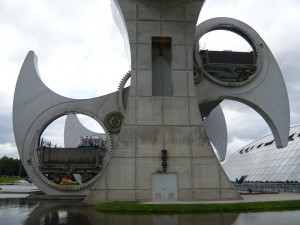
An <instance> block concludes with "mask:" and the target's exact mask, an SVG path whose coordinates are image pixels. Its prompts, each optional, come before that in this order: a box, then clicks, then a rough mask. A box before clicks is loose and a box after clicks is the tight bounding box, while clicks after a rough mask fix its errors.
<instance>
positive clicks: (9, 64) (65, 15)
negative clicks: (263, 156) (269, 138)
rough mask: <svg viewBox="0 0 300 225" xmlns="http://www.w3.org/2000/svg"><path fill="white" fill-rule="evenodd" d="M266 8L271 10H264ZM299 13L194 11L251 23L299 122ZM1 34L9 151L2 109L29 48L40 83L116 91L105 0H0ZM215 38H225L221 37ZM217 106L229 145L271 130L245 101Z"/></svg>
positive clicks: (80, 93) (115, 55) (118, 49)
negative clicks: (274, 64)
mask: <svg viewBox="0 0 300 225" xmlns="http://www.w3.org/2000/svg"><path fill="white" fill-rule="evenodd" d="M270 7H271V8H272V10H268V9H270ZM299 14H300V2H299V1H297V0H287V1H285V2H284V3H283V2H282V1H279V0H275V1H274V0H263V1H258V0H253V1H243V0H232V1H223V0H215V1H211V0H210V1H206V2H205V4H204V7H203V9H202V11H201V14H200V18H199V21H203V20H205V19H208V18H212V17H221V16H229V17H232V18H236V19H239V20H242V21H244V22H245V23H248V24H249V25H250V26H252V27H253V28H254V29H255V30H257V32H258V33H259V34H260V35H261V36H262V37H263V38H264V40H265V41H266V43H267V44H268V46H269V47H270V49H271V51H272V52H273V53H274V55H275V57H276V59H277V60H278V62H279V66H280V67H281V68H282V71H283V75H284V79H285V80H286V83H287V89H288V92H289V96H290V105H291V119H292V120H291V123H292V124H298V123H299V122H300V116H299V112H300V104H298V93H299V87H300V80H299V79H297V76H298V74H299V73H300V67H299V66H296V65H297V64H298V61H299V57H300V56H299V55H298V52H300V49H299V48H300V46H299V41H298V37H299V36H300V23H299V22H298V21H299V19H298V17H299ZM0 33H1V34H2V35H1V37H0V49H1V52H0V76H1V78H2V80H1V88H0V110H1V111H0V117H1V118H0V121H1V126H2V124H5V125H6V126H5V127H7V129H6V128H5V129H6V130H5V129H4V128H3V129H2V130H1V133H3V132H5V131H6V132H7V133H9V134H7V137H6V138H5V139H3V138H2V137H0V145H1V146H2V147H3V146H5V147H6V149H9V151H11V154H17V151H16V148H15V145H14V143H13V140H12V144H8V143H7V140H8V139H10V140H11V139H12V138H11V136H12V129H11V127H12V125H11V123H12V119H11V117H10V118H9V117H8V116H7V115H9V114H11V111H12V102H13V93H14V87H15V84H16V80H17V77H18V73H19V70H20V68H21V66H22V63H23V60H24V58H25V56H26V54H27V52H28V51H29V50H34V51H35V52H36V54H37V56H38V58H39V71H40V75H41V78H42V79H43V81H44V82H45V84H46V85H47V86H48V87H49V88H50V89H52V90H53V91H55V92H57V93H59V94H61V95H64V96H67V97H73V98H90V97H96V96H99V95H103V94H106V93H109V92H113V91H116V90H117V87H118V83H119V81H120V80H121V78H122V76H123V75H124V74H125V73H126V72H127V70H128V69H129V65H128V62H127V58H126V54H125V49H124V46H123V40H122V39H121V36H120V34H119V31H118V29H117V27H116V26H115V24H114V22H113V20H112V16H111V11H110V1H109V0H106V1H102V0H93V1H80V0H64V1H61V0H51V1H39V0H26V1H23V0H14V1H11V0H1V2H0ZM229 40H230V39H229ZM215 42H216V43H224V42H223V39H220V38H217V39H216V40H215ZM229 42H230V41H229ZM235 43H236V42H235ZM222 46H223V45H222ZM230 48H231V47H230ZM298 80H299V81H298ZM222 106H223V109H224V112H225V116H226V120H227V125H228V133H229V146H228V151H229V152H231V151H233V150H237V149H239V148H240V147H242V146H241V145H245V144H248V142H249V141H251V140H255V139H257V138H260V137H261V136H263V135H265V134H267V133H270V130H269V128H268V127H267V125H266V123H265V122H264V120H263V119H262V118H261V117H260V116H259V115H258V114H257V113H256V112H255V111H253V110H251V109H250V108H248V107H246V106H243V105H241V104H233V103H230V102H227V101H226V102H225V103H222ZM8 124H9V126H8ZM51 135H54V136H55V133H52V134H51ZM8 137H9V138H8ZM2 147H1V150H2ZM5 151H7V150H4V149H3V152H5ZM13 152H14V153H13ZM0 154H2V153H1V152H0Z"/></svg>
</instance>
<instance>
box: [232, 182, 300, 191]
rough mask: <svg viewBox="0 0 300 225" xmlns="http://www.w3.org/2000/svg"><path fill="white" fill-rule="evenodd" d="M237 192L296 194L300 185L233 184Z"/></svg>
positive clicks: (299, 189)
mask: <svg viewBox="0 0 300 225" xmlns="http://www.w3.org/2000/svg"><path fill="white" fill-rule="evenodd" d="M234 186H235V188H236V189H237V190H240V191H249V192H250V191H253V192H297V193H300V183H242V184H238V183H234Z"/></svg>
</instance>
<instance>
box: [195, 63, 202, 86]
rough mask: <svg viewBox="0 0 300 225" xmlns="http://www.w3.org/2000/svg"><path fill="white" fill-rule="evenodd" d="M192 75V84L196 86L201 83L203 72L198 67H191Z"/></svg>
mask: <svg viewBox="0 0 300 225" xmlns="http://www.w3.org/2000/svg"><path fill="white" fill-rule="evenodd" d="M193 74H194V83H195V84H198V83H200V82H201V81H202V78H203V71H202V69H201V68H200V67H198V66H194V67H193Z"/></svg>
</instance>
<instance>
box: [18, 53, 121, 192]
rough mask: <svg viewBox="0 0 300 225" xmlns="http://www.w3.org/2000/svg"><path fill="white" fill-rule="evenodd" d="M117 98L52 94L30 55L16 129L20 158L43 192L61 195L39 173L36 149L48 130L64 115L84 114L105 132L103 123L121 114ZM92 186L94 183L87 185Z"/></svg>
mask: <svg viewBox="0 0 300 225" xmlns="http://www.w3.org/2000/svg"><path fill="white" fill-rule="evenodd" d="M116 98H117V93H116V92H115V93H112V94H108V95H105V96H101V97H97V98H92V99H85V100H78V99H71V98H66V97H63V96H60V95H58V94H56V93H54V92H53V91H51V90H50V89H49V88H48V87H47V86H46V85H45V84H44V83H43V82H42V80H41V79H40V77H39V73H38V69H37V56H36V55H35V53H34V52H33V51H30V52H29V53H28V54H27V56H26V59H25V61H24V63H23V65H22V68H21V71H20V74H19V77H18V81H17V84H16V88H15V94H14V103H13V126H14V133H15V140H16V144H17V148H18V151H19V155H20V158H21V160H22V162H23V165H24V167H25V169H26V171H27V173H28V175H29V176H30V178H31V179H32V180H33V181H34V183H35V185H36V186H38V187H39V188H40V190H42V191H43V192H45V193H48V194H61V193H60V192H59V191H58V189H59V188H58V187H54V188H53V187H51V188H50V187H49V184H50V183H51V185H55V184H54V183H52V182H50V181H49V180H48V179H47V178H46V177H44V175H43V174H42V173H41V171H40V170H39V160H38V155H37V151H36V149H37V148H38V145H39V142H40V140H39V139H40V136H41V134H42V133H43V131H44V130H45V129H46V127H47V126H48V125H49V124H50V123H51V122H53V121H54V120H55V119H57V118H59V117H61V116H63V115H67V114H70V113H75V114H76V113H80V114H84V115H87V116H90V117H92V118H93V119H95V120H96V121H97V122H98V123H99V124H100V125H102V127H103V128H104V129H105V126H104V122H103V121H104V119H105V117H106V116H107V115H108V114H109V113H111V112H114V111H118V108H117V105H116V104H115V101H116ZM109 142H110V143H109V146H108V148H109V149H110V150H112V147H113V143H112V138H111V141H109ZM47 180H48V181H49V182H48V181H47ZM94 182H95V181H94ZM47 184H48V185H47ZM88 185H90V184H86V186H88ZM79 189H80V191H81V192H82V193H87V191H85V187H79ZM80 191H79V192H80Z"/></svg>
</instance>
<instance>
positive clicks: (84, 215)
mask: <svg viewBox="0 0 300 225" xmlns="http://www.w3.org/2000/svg"><path fill="white" fill-rule="evenodd" d="M237 216H238V214H230V213H226V214H222V213H219V214H198V215H196V214H191V215H123V214H121V215H120V214H119V215H116V214H103V213H100V212H97V211H95V210H94V208H93V207H90V206H82V205H80V204H61V203H41V204H40V205H39V206H38V207H37V208H35V209H34V210H33V212H32V213H31V214H30V215H29V217H28V219H27V220H26V222H25V223H24V224H25V225H32V224H41V225H54V224H67V225H68V224H70V225H71V224H72V225H77V224H86V225H96V224H109V225H165V224H168V225H181V224H182V225H183V224H184V225H196V224H197V225H199V223H200V224H201V225H220V224H222V225H232V224H233V223H234V221H235V220H236V218H237Z"/></svg>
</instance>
